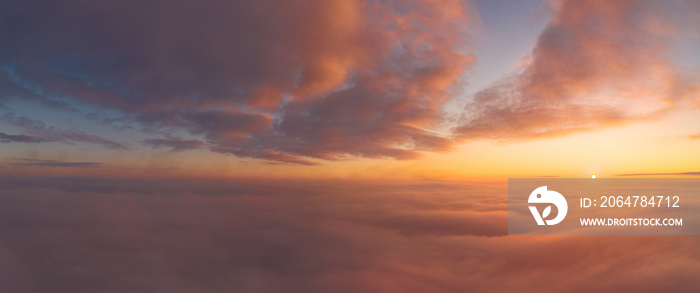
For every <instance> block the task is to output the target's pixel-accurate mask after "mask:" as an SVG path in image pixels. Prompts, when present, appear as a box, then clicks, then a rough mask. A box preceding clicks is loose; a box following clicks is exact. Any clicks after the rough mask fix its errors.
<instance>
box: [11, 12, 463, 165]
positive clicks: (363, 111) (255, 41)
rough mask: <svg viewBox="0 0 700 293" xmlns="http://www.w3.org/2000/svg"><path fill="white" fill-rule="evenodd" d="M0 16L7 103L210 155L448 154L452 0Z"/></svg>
mask: <svg viewBox="0 0 700 293" xmlns="http://www.w3.org/2000/svg"><path fill="white" fill-rule="evenodd" d="M0 11H3V17H2V18H0V19H1V20H0V37H1V38H2V39H3V40H4V41H3V42H2V43H1V44H0V52H2V54H1V55H0V64H3V65H5V66H4V67H3V68H4V69H5V70H3V73H4V76H5V77H4V78H3V79H2V80H4V82H5V83H6V84H7V85H8V87H7V90H8V91H10V90H11V91H12V93H11V94H7V95H5V97H6V99H9V98H7V97H19V98H24V97H25V96H31V97H32V98H33V99H37V100H39V101H46V100H48V99H49V98H47V97H61V98H62V99H67V100H70V101H74V102H77V103H88V104H92V105H98V106H101V107H103V108H107V109H117V110H119V111H121V113H123V114H124V115H125V116H127V117H133V119H135V121H138V122H139V123H141V124H142V125H144V127H146V128H148V129H157V130H162V131H163V132H168V131H170V130H172V129H179V130H186V131H188V132H190V134H192V135H195V136H201V137H202V138H203V139H205V140H206V143H207V145H209V146H210V147H211V149H212V150H214V151H217V152H223V153H227V154H232V155H236V156H241V157H253V158H263V159H268V160H273V161H281V162H291V163H293V162H301V163H303V162H310V160H311V159H312V158H320V159H328V160H337V159H345V158H348V157H353V156H361V157H392V158H398V159H407V158H415V157H418V156H419V155H420V152H422V151H443V150H446V149H448V148H449V144H450V142H449V140H448V139H446V138H445V137H444V135H442V134H439V133H435V132H433V131H431V130H430V129H431V128H432V127H433V126H435V125H436V124H437V123H438V122H439V120H440V119H441V117H442V114H443V113H442V108H441V106H442V103H443V102H444V101H446V100H447V99H449V98H450V91H451V87H452V86H453V85H454V84H456V83H457V82H458V81H459V79H460V77H461V75H462V73H463V72H464V71H465V70H466V69H467V68H469V66H470V64H471V63H472V61H473V56H471V55H470V54H469V53H468V52H467V47H466V41H467V38H468V35H467V29H468V27H469V26H470V25H471V22H470V21H471V20H470V19H471V18H470V14H471V13H472V12H471V11H470V9H469V7H467V6H466V5H465V4H464V3H463V2H462V1H459V0H440V1H423V0H412V1H345V0H331V1H310V0H305V1H301V2H295V3H291V2H288V1H280V0H263V1H252V2H240V1H233V2H232V1H217V0H213V1H204V2H198V3H197V4H192V3H191V2H189V1H154V2H149V4H148V5H146V4H145V3H143V2H142V1H119V2H114V3H108V2H94V1H77V2H71V3H69V4H66V5H57V4H52V3H49V4H46V3H42V4H39V3H35V2H33V1H2V2H0ZM93 16H99V17H93ZM20 32H21V33H20ZM436 32H438V33H436ZM54 100H55V99H54ZM54 106H56V107H60V106H61V105H54ZM64 106H65V105H64ZM276 158H281V160H277V159H276Z"/></svg>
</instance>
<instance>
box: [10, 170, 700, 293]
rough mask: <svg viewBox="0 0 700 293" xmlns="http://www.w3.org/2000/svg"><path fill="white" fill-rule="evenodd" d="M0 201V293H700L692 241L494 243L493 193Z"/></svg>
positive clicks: (486, 189) (123, 183) (84, 183)
mask: <svg viewBox="0 0 700 293" xmlns="http://www.w3.org/2000/svg"><path fill="white" fill-rule="evenodd" d="M0 193H2V194H3V196H2V197H0V218H1V219H2V220H1V221H0V256H1V259H2V261H1V262H0V272H2V273H1V274H0V291H5V292H45V291H51V292H125V291H128V292H170V293H178V292H231V291H235V292H329V291H332V292H465V291H477V292H515V291H517V292H544V293H548V292H562V291H567V292H696V291H697V288H698V287H700V282H699V281H698V279H697V273H696V272H697V271H698V270H700V251H698V249H697V247H698V245H699V244H700V243H699V241H700V240H699V239H698V238H697V237H693V236H674V237H663V236H610V235H604V236H551V237H539V236H538V237H529V236H513V237H511V236H506V235H504V234H505V233H506V230H507V228H506V227H507V220H506V216H507V212H506V203H507V198H506V193H507V191H506V188H505V186H501V185H500V184H499V185H484V184H476V185H468V184H417V183H405V182H404V183H380V182H342V181H334V182H330V181H275V182H272V181H214V180H207V181H191V180H141V179H110V178H80V177H33V178H30V177H8V176H5V177H2V178H0ZM426 195H429V196H426Z"/></svg>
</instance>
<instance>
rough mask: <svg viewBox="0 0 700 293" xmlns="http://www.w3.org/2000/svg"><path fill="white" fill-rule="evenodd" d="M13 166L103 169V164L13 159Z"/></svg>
mask: <svg viewBox="0 0 700 293" xmlns="http://www.w3.org/2000/svg"><path fill="white" fill-rule="evenodd" d="M14 161H15V162H14V163H10V165H14V166H40V167H68V168H98V167H104V164H102V163H98V162H64V161H54V160H37V159H14Z"/></svg>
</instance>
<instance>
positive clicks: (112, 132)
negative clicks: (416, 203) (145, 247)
mask: <svg viewBox="0 0 700 293" xmlns="http://www.w3.org/2000/svg"><path fill="white" fill-rule="evenodd" d="M35 2H38V1H0V40H2V41H1V42H0V67H1V68H0V151H1V152H0V160H1V161H0V173H2V174H6V175H7V174H13V175H98V176H118V177H122V176H123V177H148V178H150V177H156V178H161V177H197V178H209V177H212V178H228V177H230V178H239V177H245V178H247V177H254V178H278V177H279V178H358V179H421V180H502V179H504V178H508V177H539V176H562V177H584V176H589V175H590V174H592V173H596V174H599V176H617V175H621V174H649V173H653V174H657V175H655V176H663V174H660V173H670V174H675V175H674V176H697V175H698V173H697V172H698V171H700V169H698V167H697V166H699V165H700V155H699V153H698V149H700V107H699V106H700V54H698V52H700V35H698V30H697V28H698V27H700V17H699V16H700V2H697V1H534V0H533V1H458V0H441V1H433V0H430V1H421V0H412V1H345V0H331V1H274V0H270V1H248V2H234V1H208V2H206V3H204V2H202V3H198V4H196V5H194V4H192V3H190V2H189V1H171V0H169V1H111V2H104V1H70V2H66V3H64V2H58V1H53V2H41V4H38V3H35ZM680 173H684V174H680Z"/></svg>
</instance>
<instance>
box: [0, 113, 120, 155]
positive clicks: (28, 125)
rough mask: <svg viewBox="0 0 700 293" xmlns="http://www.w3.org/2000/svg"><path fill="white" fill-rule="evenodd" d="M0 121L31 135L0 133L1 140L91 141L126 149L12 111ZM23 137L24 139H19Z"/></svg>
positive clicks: (0, 118)
mask: <svg viewBox="0 0 700 293" xmlns="http://www.w3.org/2000/svg"><path fill="white" fill-rule="evenodd" d="M0 121H3V122H5V123H8V124H10V125H13V126H16V127H20V128H22V129H24V131H26V132H28V133H30V134H31V135H5V137H2V136H1V135H0V140H1V141H3V142H34V143H40V142H52V141H60V142H65V143H75V142H79V143H91V144H98V145H102V146H104V147H107V148H111V149H123V150H125V149H128V148H127V147H126V146H125V145H123V144H121V143H118V142H115V141H112V140H108V139H104V138H102V137H99V136H97V135H92V134H87V133H84V132H78V131H72V130H66V129H61V128H57V127H53V126H46V124H45V123H44V122H43V121H40V120H34V119H31V118H28V117H25V116H17V115H15V114H14V113H5V114H3V115H2V116H0ZM22 139H24V140H25V141H20V140H22Z"/></svg>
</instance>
